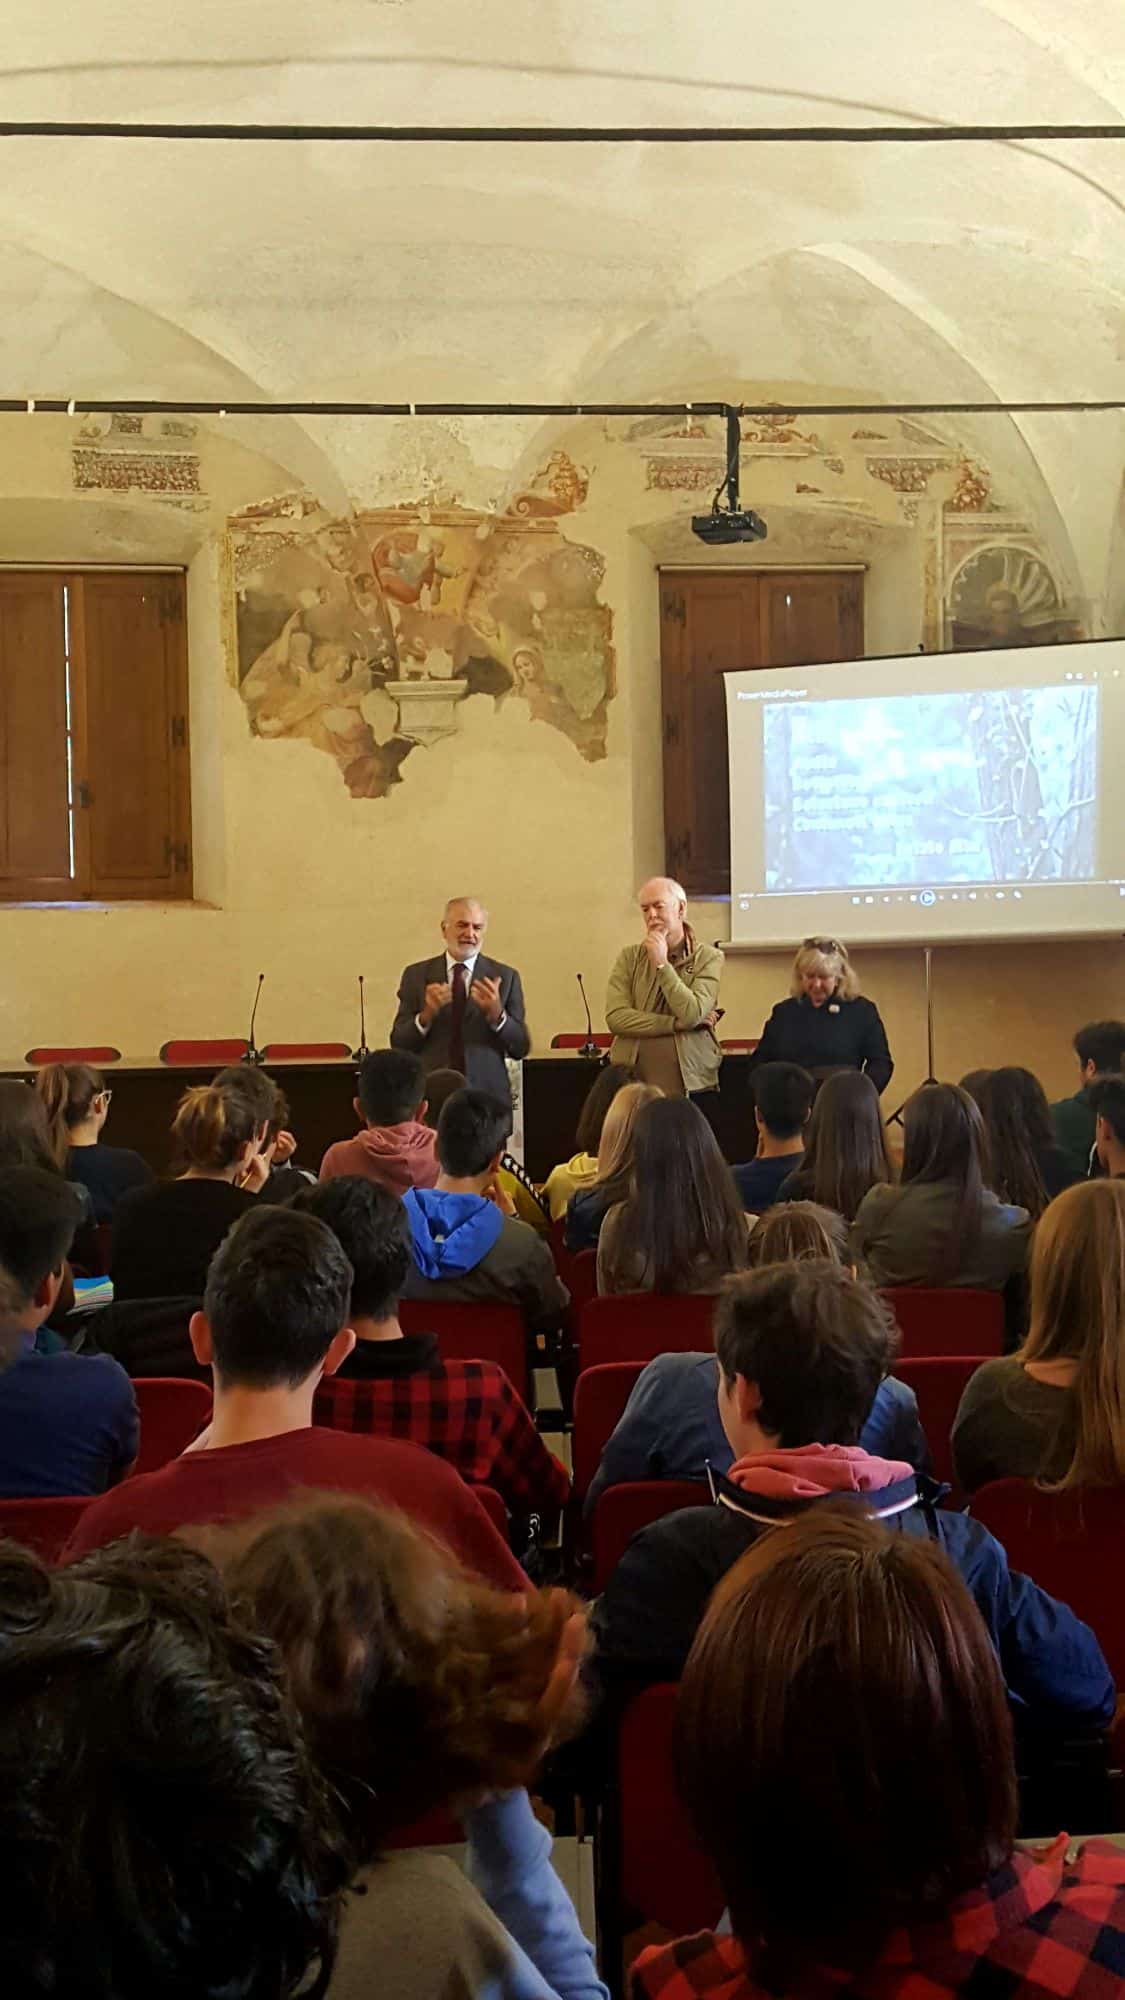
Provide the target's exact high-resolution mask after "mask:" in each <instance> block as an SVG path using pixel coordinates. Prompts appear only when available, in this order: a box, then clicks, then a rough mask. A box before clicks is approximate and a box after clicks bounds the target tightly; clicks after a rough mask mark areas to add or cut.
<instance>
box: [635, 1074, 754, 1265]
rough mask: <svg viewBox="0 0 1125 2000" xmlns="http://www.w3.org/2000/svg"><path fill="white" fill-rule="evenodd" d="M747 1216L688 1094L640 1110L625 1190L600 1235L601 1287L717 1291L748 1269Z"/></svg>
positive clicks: (713, 1139)
mask: <svg viewBox="0 0 1125 2000" xmlns="http://www.w3.org/2000/svg"><path fill="white" fill-rule="evenodd" d="M746 1239H747V1221H746V1213H745V1210H744V1209H743V1207H742V1203H741V1201H740V1200H739V1198H738V1194H737V1191H736V1189H735V1185H734V1181H733V1179H732V1178H731V1171H730V1168H729V1167H728V1165H727V1163H726V1161H725V1160H724V1158H723V1156H722V1153H721V1152H720V1151H719V1143H718V1140H717V1139H716V1137H715V1134H714V1133H713V1132H712V1130H711V1127H710V1125H709V1124H708V1123H707V1120H706V1118H705V1117H704V1116H703V1113H702V1111H700V1109H699V1108H698V1106H697V1105H695V1104H693V1103H692V1102H691V1099H690V1098H687V1097H658V1098H656V1099H655V1100H654V1102H652V1103H651V1104H644V1105H642V1106H641V1109H640V1111H639V1112H638V1113H637V1121H636V1126H635V1129H634V1132H633V1173H632V1180H631V1184H630V1188H629V1192H628V1194H627V1195H626V1196H625V1199H624V1200H623V1201H622V1202H620V1203H619V1204H618V1205H617V1206H616V1207H615V1208H611V1209H610V1211H609V1213H608V1215H607V1216H606V1218H605V1221H604V1222H603V1224H602V1227H601V1232H600V1234H599V1236H598V1290H599V1292H714V1291H717V1290H718V1288H719V1286H720V1284H721V1283H722V1281H723V1279H724V1278H725V1277H727V1276H728V1275H729V1274H730V1272H731V1271H741V1270H744V1269H745V1266H746Z"/></svg>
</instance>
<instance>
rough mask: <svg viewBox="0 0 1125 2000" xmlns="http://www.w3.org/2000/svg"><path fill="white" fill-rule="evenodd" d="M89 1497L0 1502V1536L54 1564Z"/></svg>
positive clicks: (80, 1517)
mask: <svg viewBox="0 0 1125 2000" xmlns="http://www.w3.org/2000/svg"><path fill="white" fill-rule="evenodd" d="M89 1505H90V1498H89V1496H88V1495H87V1494H85V1493H77V1494H74V1495H71V1494H69V1493H68V1494H65V1495H64V1496H62V1497H61V1498H58V1499H55V1498H52V1499H49V1500H0V1535H5V1536H7V1538H8V1539H9V1540H10V1541H13V1542H19V1543H20V1544H21V1546H22V1547H23V1548H25V1549H33V1550H34V1552H35V1554H36V1555H37V1556H39V1557H40V1558H41V1559H42V1561H43V1562H45V1563H56V1562H57V1561H58V1559H59V1557H60V1556H61V1554H62V1552H63V1549H64V1548H65V1547H66V1544H67V1542H68V1541H69V1540H70V1537H71V1533H72V1531H73V1530H74V1529H75V1528H76V1527H77V1526H78V1523H79V1521H80V1520H81V1519H82V1516H83V1514H84V1513H85V1511H86V1509H87V1507H88V1506H89Z"/></svg>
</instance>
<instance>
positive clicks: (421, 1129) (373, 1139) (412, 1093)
mask: <svg viewBox="0 0 1125 2000" xmlns="http://www.w3.org/2000/svg"><path fill="white" fill-rule="evenodd" d="M355 1112H356V1117H357V1118H358V1119H360V1121H361V1123H362V1126H363V1130H362V1131H361V1132H357V1133H356V1135H355V1138H354V1139H338V1140H337V1141H336V1144H335V1145H334V1146H329V1148H328V1151H327V1152H326V1153H325V1155H324V1158H323V1160H322V1161H321V1163H320V1178H321V1180H322V1181H331V1180H339V1179H340V1178H341V1177H342V1176H344V1175H352V1174H355V1175H358V1176H359V1177H360V1178H361V1179H362V1180H367V1181H375V1182H377V1183H378V1185H379V1186H380V1187H383V1188H386V1190H387V1193H388V1194H397V1195H404V1194H405V1193H406V1192H407V1189H408V1188H416V1187H420V1188H432V1187H433V1185H434V1182H435V1181H436V1179H437V1175H438V1163H437V1154H436V1152H435V1150H434V1149H435V1144H436V1140H437V1134H436V1133H435V1132H433V1131H432V1130H431V1128H430V1127H429V1126H428V1125H426V1124H424V1123H423V1120H424V1118H425V1115H426V1092H425V1082H424V1078H423V1074H422V1065H421V1062H420V1061H419V1059H418V1057H417V1056H415V1055H411V1054H410V1053H409V1052H408V1051H407V1050H405V1049H376V1050H374V1052H373V1053H372V1054H371V1055H369V1056H365V1057H364V1059H363V1062H362V1064H361V1066H360V1072H359V1096H358V1097H357V1098H356V1099H355Z"/></svg>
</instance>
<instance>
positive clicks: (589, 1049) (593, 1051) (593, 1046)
mask: <svg viewBox="0 0 1125 2000" xmlns="http://www.w3.org/2000/svg"><path fill="white" fill-rule="evenodd" d="M574 976H575V978H576V979H577V981H578V991H579V992H580V993H581V995H582V1005H583V1006H584V1007H585V1009H586V1039H585V1041H584V1042H583V1044H582V1047H581V1048H580V1049H579V1051H578V1053H579V1055H580V1056H585V1058H586V1060H587V1062H600V1061H601V1059H602V1051H601V1049H599V1047H598V1045H597V1043H596V1041H595V1040H594V1022H593V1016H592V1015H591V1013H590V1002H589V1001H588V1000H587V998H586V988H585V985H584V984H583V980H582V974H581V973H580V972H576V973H575V975H574Z"/></svg>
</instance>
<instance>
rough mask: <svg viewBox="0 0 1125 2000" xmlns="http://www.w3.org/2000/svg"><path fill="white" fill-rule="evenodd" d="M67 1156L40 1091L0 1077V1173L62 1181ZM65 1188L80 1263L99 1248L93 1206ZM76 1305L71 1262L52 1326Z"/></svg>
mask: <svg viewBox="0 0 1125 2000" xmlns="http://www.w3.org/2000/svg"><path fill="white" fill-rule="evenodd" d="M65 1153H66V1148H65V1145H64V1144H63V1143H62V1142H61V1141H60V1139H59V1137H58V1134H57V1133H56V1134H54V1135H52V1131H51V1125H50V1120H49V1118H48V1116H47V1107H46V1105H45V1104H44V1102H43V1099H42V1097H41V1096H40V1094H39V1092H38V1091H37V1090H36V1089H35V1088H34V1087H33V1086H32V1085H30V1084H26V1083H21V1082H20V1081H19V1080H18V1078H15V1077H0V1172H2V1171H3V1170H4V1169H5V1168H7V1167H35V1168H37V1169H38V1170H39V1172H40V1173H45V1174H57V1175H59V1176H60V1178H61V1177H62V1175H63V1173H64V1167H63V1164H62V1163H63V1160H64V1158H65ZM67 1186H68V1187H69V1188H70V1189H71V1191H72V1193H73V1195H74V1202H75V1207H74V1216H75V1221H74V1227H73V1229H72V1231H71V1241H70V1243H69V1244H68V1245H67V1252H68V1255H69V1253H70V1252H71V1251H73V1253H74V1255H75V1259H76V1261H79V1262H81V1261H82V1260H83V1259H84V1258H85V1257H87V1256H91V1257H92V1255H93V1252H94V1250H95V1248H96V1245H95V1242H94V1233H93V1220H94V1210H93V1204H92V1202H91V1200H90V1194H89V1190H88V1189H87V1188H85V1187H83V1186H82V1184H81V1182H79V1181H68V1182H67ZM73 1304H74V1281H73V1278H72V1276H71V1271H70V1265H69V1263H68V1264H67V1265H66V1268H65V1270H64V1273H63V1282H62V1284H61V1286H60V1288H59V1295H58V1299H57V1301H56V1303H55V1305H54V1307H53V1308H52V1311H51V1314H50V1319H51V1322H52V1324H54V1325H56V1326H58V1325H61V1324H62V1323H63V1321H64V1319H65V1315H66V1314H67V1312H69V1310H70V1308H71V1306H72V1305H73ZM40 1342H41V1343H43V1345H44V1351H45V1352H51V1353H53V1352H55V1350H56V1349H57V1347H58V1345H59V1342H58V1340H57V1337H55V1336H52V1335H50V1334H46V1333H44V1334H41V1335H40Z"/></svg>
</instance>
